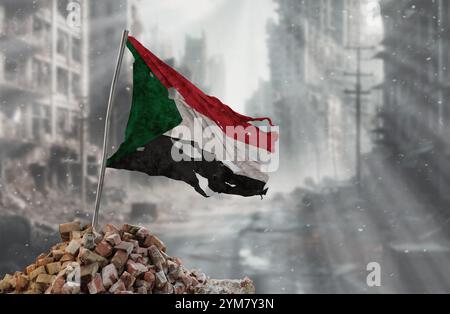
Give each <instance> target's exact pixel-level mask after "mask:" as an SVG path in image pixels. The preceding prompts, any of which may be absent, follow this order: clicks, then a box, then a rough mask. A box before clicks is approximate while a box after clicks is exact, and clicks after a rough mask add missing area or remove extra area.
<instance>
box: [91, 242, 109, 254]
mask: <svg viewBox="0 0 450 314" xmlns="http://www.w3.org/2000/svg"><path fill="white" fill-rule="evenodd" d="M95 252H97V253H98V255H100V256H103V257H108V256H110V255H111V254H112V252H113V247H112V246H111V245H110V244H109V243H108V242H106V241H101V242H100V243H99V244H97V247H96V248H95Z"/></svg>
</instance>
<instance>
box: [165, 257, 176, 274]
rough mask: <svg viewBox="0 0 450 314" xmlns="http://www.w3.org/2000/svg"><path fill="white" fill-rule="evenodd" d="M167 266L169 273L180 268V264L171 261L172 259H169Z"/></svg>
mask: <svg viewBox="0 0 450 314" xmlns="http://www.w3.org/2000/svg"><path fill="white" fill-rule="evenodd" d="M167 268H168V270H169V273H171V272H173V271H175V270H177V269H178V264H177V263H175V262H173V261H171V260H168V261H167Z"/></svg>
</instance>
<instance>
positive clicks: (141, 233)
mask: <svg viewBox="0 0 450 314" xmlns="http://www.w3.org/2000/svg"><path fill="white" fill-rule="evenodd" d="M148 235H150V232H149V231H148V230H147V229H145V228H140V229H139V230H138V231H137V232H136V239H137V240H138V241H140V242H143V241H145V238H147V236H148Z"/></svg>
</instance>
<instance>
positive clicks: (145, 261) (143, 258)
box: [136, 256, 150, 265]
mask: <svg viewBox="0 0 450 314" xmlns="http://www.w3.org/2000/svg"><path fill="white" fill-rule="evenodd" d="M136 262H137V263H141V264H144V265H148V264H149V262H150V259H149V258H148V257H146V256H140V257H139V258H138V259H137V260H136Z"/></svg>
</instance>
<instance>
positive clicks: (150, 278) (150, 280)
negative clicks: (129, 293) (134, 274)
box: [143, 271, 156, 288]
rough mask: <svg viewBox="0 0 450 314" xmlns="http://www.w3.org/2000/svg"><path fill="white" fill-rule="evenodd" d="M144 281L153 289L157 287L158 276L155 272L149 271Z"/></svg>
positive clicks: (145, 274)
mask: <svg viewBox="0 0 450 314" xmlns="http://www.w3.org/2000/svg"><path fill="white" fill-rule="evenodd" d="M143 278H144V280H145V281H147V282H148V283H149V284H150V285H151V287H152V288H153V287H154V285H155V280H156V276H155V274H154V273H153V272H151V271H148V272H145V273H144V277H143Z"/></svg>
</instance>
